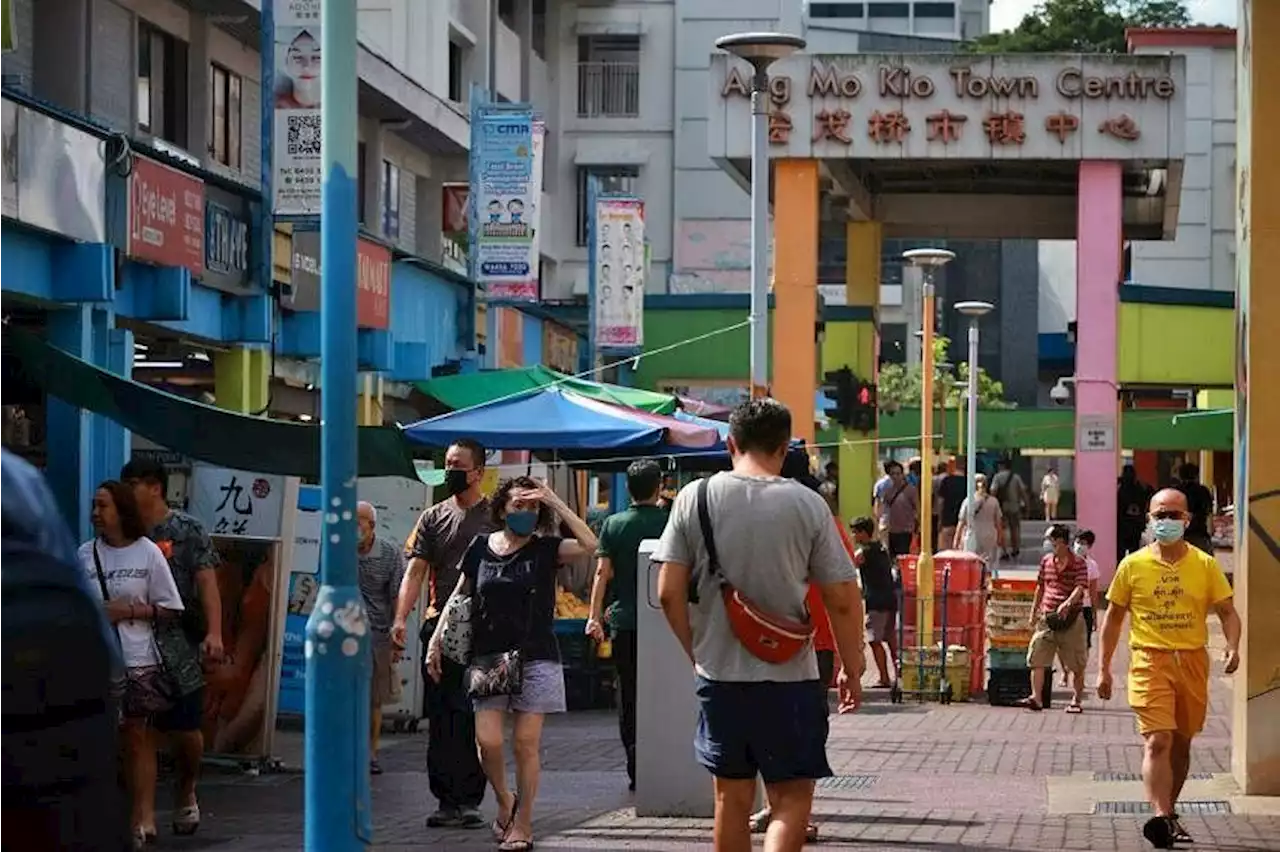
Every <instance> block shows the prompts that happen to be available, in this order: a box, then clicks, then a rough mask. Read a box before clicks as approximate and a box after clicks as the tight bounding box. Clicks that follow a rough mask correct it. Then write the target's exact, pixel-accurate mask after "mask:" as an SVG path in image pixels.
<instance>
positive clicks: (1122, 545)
mask: <svg viewBox="0 0 1280 852" xmlns="http://www.w3.org/2000/svg"><path fill="white" fill-rule="evenodd" d="M1153 493H1154V492H1153V491H1152V490H1151V487H1150V486H1149V485H1147V484H1146V483H1144V482H1142V481H1141V480H1139V479H1138V473H1137V471H1136V470H1135V469H1134V467H1133V465H1131V464H1127V465H1125V466H1124V470H1122V471H1121V472H1120V484H1119V486H1118V488H1117V491H1116V511H1117V512H1118V513H1119V517H1118V518H1117V519H1116V521H1117V522H1116V562H1117V564H1118V563H1119V562H1120V560H1122V559H1124V557H1125V555H1126V554H1129V553H1134V552H1136V551H1137V550H1139V549H1140V548H1141V547H1142V533H1143V532H1144V531H1145V530H1146V528H1147V506H1148V505H1149V504H1150V503H1151V497H1152V495H1153Z"/></svg>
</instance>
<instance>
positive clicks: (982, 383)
mask: <svg viewBox="0 0 1280 852" xmlns="http://www.w3.org/2000/svg"><path fill="white" fill-rule="evenodd" d="M950 346H951V341H950V340H949V339H947V338H945V337H941V336H939V337H935V338H934V339H933V363H934V365H935V366H934V370H933V389H934V397H933V398H934V404H935V405H936V406H944V405H945V406H947V407H950V408H955V407H956V406H957V405H959V403H960V399H961V398H962V397H965V396H967V394H968V391H967V390H966V387H967V382H968V381H969V365H968V364H960V365H959V366H958V367H953V366H951V365H946V366H938V365H943V364H946V361H947V350H948V349H949V348H950ZM923 379H924V371H923V369H922V368H921V365H919V364H916V365H915V366H913V367H906V366H904V365H902V364H885V365H884V366H883V367H881V368H880V375H879V377H878V382H877V387H878V397H879V402H880V407H881V408H883V409H885V410H886V411H889V412H892V411H894V410H895V409H897V408H902V407H907V408H916V407H919V405H920V391H921V384H922V383H923ZM959 383H965V386H959ZM978 407H979V408H1014V407H1016V406H1015V405H1014V404H1013V403H1011V402H1006V401H1005V398H1004V385H1003V384H1001V383H1000V382H998V381H996V380H995V379H993V378H991V376H989V375H987V371H986V370H984V369H982V368H981V367H979V368H978Z"/></svg>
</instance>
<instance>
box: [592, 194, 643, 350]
mask: <svg viewBox="0 0 1280 852" xmlns="http://www.w3.org/2000/svg"><path fill="white" fill-rule="evenodd" d="M592 235H593V239H594V243H595V245H594V246H593V248H594V251H593V252H592V261H593V262H594V264H595V269H594V270H593V271H594V277H595V304H594V306H593V308H592V309H593V310H594V311H595V334H596V340H595V342H596V346H598V347H599V348H601V349H627V350H632V349H638V348H639V347H640V346H642V345H643V344H644V282H645V273H646V271H647V270H646V268H645V267H646V266H647V250H646V247H645V242H644V202H643V201H641V200H640V199H638V198H601V199H598V200H597V201H596V209H595V221H594V223H593V225H592Z"/></svg>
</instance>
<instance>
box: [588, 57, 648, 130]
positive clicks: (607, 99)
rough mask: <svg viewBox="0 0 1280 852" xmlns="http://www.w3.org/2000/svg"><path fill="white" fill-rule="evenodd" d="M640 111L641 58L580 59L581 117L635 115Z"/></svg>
mask: <svg viewBox="0 0 1280 852" xmlns="http://www.w3.org/2000/svg"><path fill="white" fill-rule="evenodd" d="M639 115H640V64H639V63H638V62H579V63H578V117H579V118H636V117H638V116H639Z"/></svg>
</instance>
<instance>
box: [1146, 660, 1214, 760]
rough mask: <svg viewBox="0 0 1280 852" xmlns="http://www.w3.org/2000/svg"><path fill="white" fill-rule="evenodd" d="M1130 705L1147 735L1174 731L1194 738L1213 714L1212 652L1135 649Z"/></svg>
mask: <svg viewBox="0 0 1280 852" xmlns="http://www.w3.org/2000/svg"><path fill="white" fill-rule="evenodd" d="M1129 706H1130V707H1132V708H1133V712H1134V713H1136V714H1137V716H1138V730H1139V731H1140V732H1141V733H1143V734H1151V733H1155V732H1158V731H1173V732H1176V733H1178V734H1180V735H1181V736H1184V737H1187V738H1188V739H1190V738H1191V737H1193V736H1195V735H1196V734H1198V733H1200V731H1201V729H1202V728H1204V719H1205V715H1206V714H1207V713H1208V711H1209V652H1208V651H1206V650H1205V649H1203V648H1200V649H1198V650H1194V651H1163V650H1159V649H1152V648H1133V649H1132V650H1131V652H1130V660H1129Z"/></svg>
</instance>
